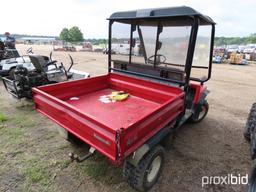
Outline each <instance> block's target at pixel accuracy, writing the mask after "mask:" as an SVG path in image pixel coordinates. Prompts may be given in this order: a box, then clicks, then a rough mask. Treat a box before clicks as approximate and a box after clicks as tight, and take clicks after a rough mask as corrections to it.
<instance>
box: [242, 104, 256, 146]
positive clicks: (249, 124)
mask: <svg viewBox="0 0 256 192" xmlns="http://www.w3.org/2000/svg"><path fill="white" fill-rule="evenodd" d="M255 127H256V103H254V104H253V105H252V107H251V110H250V113H249V115H248V118H247V121H246V125H245V129H244V138H245V140H247V141H248V142H250V141H251V134H252V133H253V132H254V130H255Z"/></svg>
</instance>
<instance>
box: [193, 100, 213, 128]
mask: <svg viewBox="0 0 256 192" xmlns="http://www.w3.org/2000/svg"><path fill="white" fill-rule="evenodd" d="M199 110H200V111H199V114H198V117H195V116H194V115H192V117H191V118H190V120H191V122H192V123H199V122H200V121H202V120H203V119H204V118H205V117H206V115H207V113H208V111H209V104H208V102H207V100H205V101H204V103H203V105H202V106H201V108H200V109H199Z"/></svg>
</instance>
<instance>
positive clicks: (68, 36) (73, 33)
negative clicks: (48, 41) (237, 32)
mask: <svg viewBox="0 0 256 192" xmlns="http://www.w3.org/2000/svg"><path fill="white" fill-rule="evenodd" d="M59 38H60V39H61V40H64V41H66V42H70V43H79V42H83V41H88V42H91V43H92V44H93V45H99V44H106V43H107V39H104V38H102V39H95V38H93V39H84V37H83V33H82V32H81V30H80V29H79V28H78V27H77V26H74V27H72V28H70V29H68V28H64V29H62V31H61V33H60V35H59ZM112 41H113V42H115V39H113V40H112ZM251 43H256V33H253V34H251V35H249V36H247V37H215V40H214V44H215V45H216V46H221V45H232V44H239V45H245V44H251Z"/></svg>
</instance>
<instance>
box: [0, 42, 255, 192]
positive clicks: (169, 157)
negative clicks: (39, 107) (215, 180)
mask: <svg viewBox="0 0 256 192" xmlns="http://www.w3.org/2000/svg"><path fill="white" fill-rule="evenodd" d="M27 48H28V46H24V45H22V46H21V45H18V49H19V50H20V52H21V53H25V50H26V49H27ZM51 48H52V47H50V46H33V50H34V52H35V53H37V54H46V55H49V52H50V50H51ZM70 54H72V56H73V57H74V60H75V62H76V63H77V64H76V65H75V66H74V68H75V69H79V70H84V71H87V72H89V73H90V74H91V76H95V75H100V74H104V73H106V72H107V70H106V66H107V62H106V61H107V57H106V55H103V54H101V53H88V52H79V53H70ZM53 57H54V58H56V59H58V58H61V59H62V60H63V62H65V63H67V62H68V57H67V55H66V53H63V52H54V53H53ZM255 74H256V65H254V64H251V65H249V66H235V65H229V64H214V65H213V73H212V79H211V80H210V81H209V82H208V83H207V85H208V88H209V90H210V91H211V93H210V94H209V96H208V102H209V104H210V110H209V113H208V115H207V117H206V118H205V119H204V121H202V122H201V123H199V124H186V125H184V126H183V128H182V129H180V131H179V132H178V133H177V136H176V139H175V141H174V146H173V149H172V150H170V151H168V152H167V153H166V162H165V165H164V168H163V172H162V175H161V177H160V179H159V181H158V183H157V184H156V185H155V186H154V187H153V189H152V190H151V191H164V192H165V191H168V192H178V191H182V192H201V191H202V192H204V191H207V192H208V191H209V192H215V191H216V192H218V191H221V192H222V191H224V192H232V191H235V192H242V191H246V188H247V186H244V185H207V186H205V187H202V183H201V180H202V177H203V176H209V177H210V176H227V175H228V174H233V175H238V174H240V175H241V176H243V175H246V174H249V172H250V166H251V161H250V158H249V145H248V143H247V142H246V141H245V140H244V138H243V128H244V125H245V121H246V118H247V115H248V112H249V109H250V107H251V104H252V103H253V102H255V100H256V75H255ZM1 114H2V116H4V117H2V119H3V120H4V121H2V122H1V121H0V191H17V192H18V191H61V192H68V191H72V192H73V191H81V192H82V191H93V192H96V191H124V192H126V191H133V190H132V189H131V188H130V187H129V186H128V185H127V184H126V183H125V182H124V181H122V179H121V173H122V169H121V168H118V167H114V166H112V165H111V163H109V161H108V160H107V159H106V158H105V157H103V156H102V155H100V154H96V156H94V157H93V158H92V159H90V160H88V161H86V162H83V163H81V164H76V163H71V162H70V161H69V158H68V156H67V154H68V153H69V152H71V151H73V152H76V153H78V154H79V155H82V154H85V152H86V150H85V148H83V147H77V146H75V145H72V144H70V143H69V142H67V141H65V140H64V139H62V138H61V137H60V136H59V134H58V132H57V131H56V129H55V128H56V127H57V125H56V124H55V123H53V122H51V121H50V120H49V119H47V118H46V117H44V116H43V115H41V114H39V113H37V112H36V111H34V110H33V103H32V102H27V101H21V102H16V101H15V100H13V99H12V98H11V97H10V96H9V95H8V94H7V93H6V91H5V90H4V87H3V84H2V82H0V115H1Z"/></svg>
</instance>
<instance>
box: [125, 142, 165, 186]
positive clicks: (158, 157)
mask: <svg viewBox="0 0 256 192" xmlns="http://www.w3.org/2000/svg"><path fill="white" fill-rule="evenodd" d="M164 153H165V151H164V148H163V147H162V146H160V145H157V146H156V147H154V148H153V149H152V150H151V151H149V152H148V153H147V154H146V155H144V157H143V158H142V159H141V160H140V162H139V163H138V165H137V166H136V167H135V166H133V165H132V164H130V163H129V162H128V161H125V163H124V168H123V177H124V179H125V180H126V181H127V182H128V183H129V185H130V186H131V187H133V188H134V189H136V190H138V191H148V190H149V189H150V188H151V187H153V185H154V184H155V183H156V182H157V180H158V178H159V175H160V173H161V171H162V166H163V163H164Z"/></svg>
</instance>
